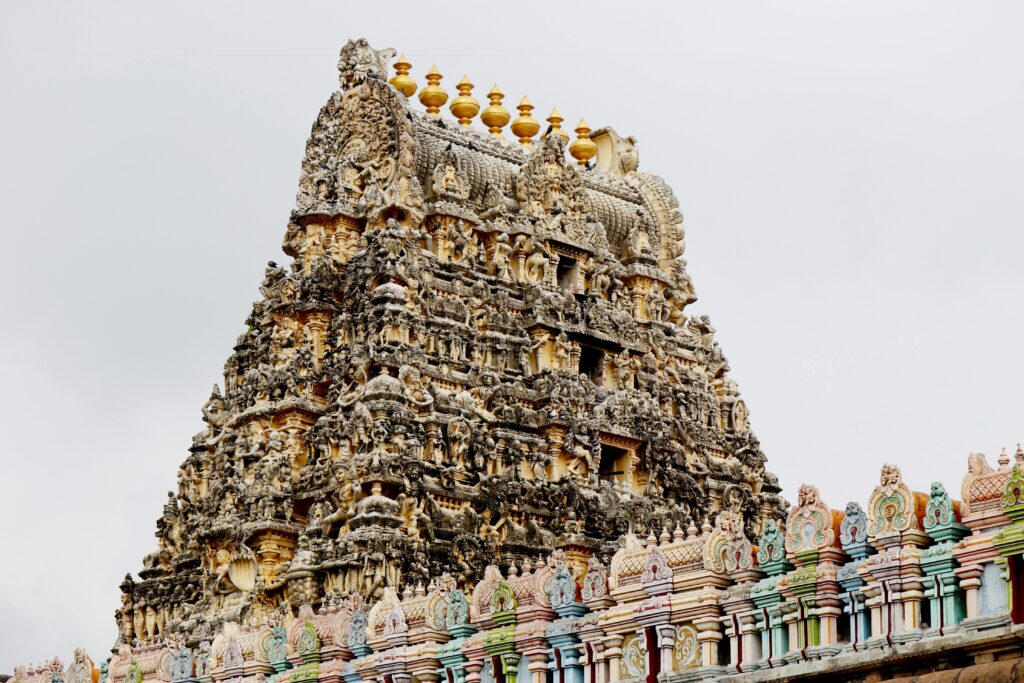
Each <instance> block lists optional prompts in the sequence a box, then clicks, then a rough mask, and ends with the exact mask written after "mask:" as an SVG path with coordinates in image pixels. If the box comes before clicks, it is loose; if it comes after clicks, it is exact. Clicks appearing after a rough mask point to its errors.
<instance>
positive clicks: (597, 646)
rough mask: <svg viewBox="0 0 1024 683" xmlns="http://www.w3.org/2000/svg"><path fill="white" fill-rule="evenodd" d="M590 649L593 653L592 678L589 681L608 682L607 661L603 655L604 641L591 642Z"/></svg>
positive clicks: (596, 682) (595, 682)
mask: <svg viewBox="0 0 1024 683" xmlns="http://www.w3.org/2000/svg"><path fill="white" fill-rule="evenodd" d="M590 651H591V652H593V653H594V655H593V662H594V680H593V681H591V683H608V662H607V661H606V660H605V656H604V643H602V642H600V641H593V642H591V643H590Z"/></svg>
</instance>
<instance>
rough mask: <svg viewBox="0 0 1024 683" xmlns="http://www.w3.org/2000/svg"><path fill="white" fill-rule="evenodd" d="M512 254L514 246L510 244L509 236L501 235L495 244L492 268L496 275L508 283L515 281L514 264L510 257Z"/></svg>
mask: <svg viewBox="0 0 1024 683" xmlns="http://www.w3.org/2000/svg"><path fill="white" fill-rule="evenodd" d="M511 253H512V245H510V244H509V241H508V235H507V234H505V233H501V234H500V235H498V237H497V238H496V239H495V242H494V257H493V258H492V259H491V266H492V268H493V272H494V275H496V276H497V277H498V279H500V280H505V281H506V282H508V281H510V280H513V279H514V277H513V272H512V263H511V261H510V260H509V256H510V254H511Z"/></svg>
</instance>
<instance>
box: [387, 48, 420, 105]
mask: <svg viewBox="0 0 1024 683" xmlns="http://www.w3.org/2000/svg"><path fill="white" fill-rule="evenodd" d="M411 68H412V64H410V63H409V60H408V59H406V58H405V55H399V57H398V60H397V61H396V62H395V75H394V76H392V77H391V80H390V81H388V83H390V84H391V85H393V86H395V90H397V91H398V92H400V93H402V94H403V95H405V96H406V97H412V94H413V93H414V92H416V81H414V80H413V78H412V76H410V75H409V69H411Z"/></svg>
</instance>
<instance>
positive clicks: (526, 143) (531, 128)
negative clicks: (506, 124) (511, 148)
mask: <svg viewBox="0 0 1024 683" xmlns="http://www.w3.org/2000/svg"><path fill="white" fill-rule="evenodd" d="M516 109H518V110H519V116H517V117H516V120H515V121H513V122H512V132H513V133H515V135H516V137H518V138H519V144H520V145H522V146H523V147H526V148H527V149H529V148H530V147H532V146H533V141H532V140H530V138H532V137H533V136H534V135H536V134H537V131H539V130H540V124H539V123H537V119H535V118H533V116H531V115H530V112H531V111H533V105H532V104H531V103H530V100H529V99H528V98H527V97H526V96H525V95H524V96H523V99H521V100H519V104H517V105H516Z"/></svg>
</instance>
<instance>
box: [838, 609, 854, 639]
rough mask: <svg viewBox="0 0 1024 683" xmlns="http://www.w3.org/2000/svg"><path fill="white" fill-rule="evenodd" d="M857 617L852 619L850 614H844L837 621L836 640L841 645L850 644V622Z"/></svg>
mask: <svg viewBox="0 0 1024 683" xmlns="http://www.w3.org/2000/svg"><path fill="white" fill-rule="evenodd" d="M855 618H856V617H851V616H850V615H848V614H845V613H844V614H842V615H841V616H840V617H839V619H838V620H837V621H838V623H837V624H836V640H838V641H839V642H840V643H848V642H850V620H851V619H855Z"/></svg>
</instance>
